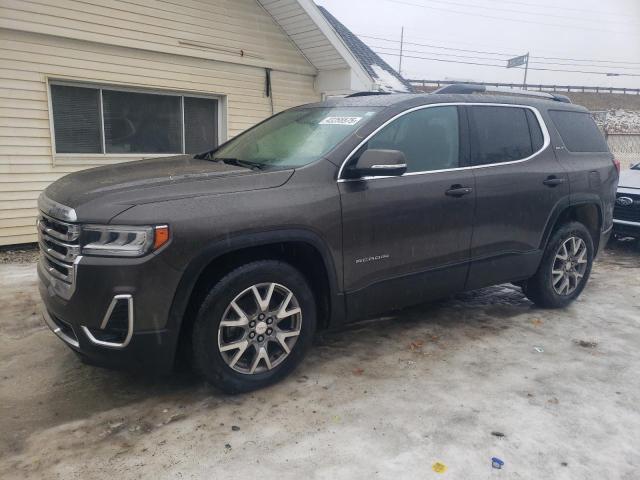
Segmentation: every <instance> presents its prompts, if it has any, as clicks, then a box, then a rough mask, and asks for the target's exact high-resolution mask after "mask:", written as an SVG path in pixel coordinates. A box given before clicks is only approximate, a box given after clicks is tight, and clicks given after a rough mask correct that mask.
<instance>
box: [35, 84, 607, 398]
mask: <svg viewBox="0 0 640 480" xmlns="http://www.w3.org/2000/svg"><path fill="white" fill-rule="evenodd" d="M548 97H550V98H549V99H546V100H542V99H536V98H530V97H524V96H486V95H465V94H426V95H370V96H357V97H347V98H341V99H332V100H329V101H326V102H322V103H317V104H311V105H304V106H301V107H297V108H293V109H291V110H287V111H285V112H282V113H280V114H278V115H276V116H274V117H272V118H269V119H268V120H266V121H264V122H262V123H261V124H259V125H257V126H255V127H253V128H252V129H250V130H248V131H247V132H245V133H243V134H242V135H240V136H238V137H236V138H234V139H233V140H231V141H229V142H227V143H226V144H223V145H222V146H220V147H219V148H217V149H216V150H214V151H211V152H207V153H203V154H200V155H196V156H180V157H174V158H165V159H153V160H144V161H138V162H131V163H125V164H119V165H115V166H109V167H100V168H95V169H91V170H85V171H82V172H78V173H73V174H71V175H68V176H66V177H64V178H62V179H60V180H58V181H57V182H55V183H54V184H52V185H51V186H50V187H49V188H47V189H46V191H45V192H44V193H43V194H42V196H41V197H40V201H39V208H40V211H41V216H40V219H39V222H38V225H39V233H40V246H41V249H42V255H41V257H40V262H39V268H38V272H39V277H40V290H41V296H42V299H43V301H44V309H43V310H44V316H45V320H46V322H47V324H48V325H49V326H50V327H51V329H52V330H53V331H54V332H55V333H56V334H57V335H58V336H59V337H60V338H61V339H62V340H63V341H64V342H65V343H66V344H67V345H69V346H70V347H71V348H72V349H73V350H74V351H75V352H77V353H78V355H79V356H80V357H81V358H83V359H85V360H86V361H88V362H91V363H94V364H99V365H106V366H114V367H115V366H119V367H120V366H124V367H131V368H134V367H138V368H140V367H142V368H147V369H148V368H153V369H155V370H167V369H169V368H170V367H171V366H172V365H173V364H174V359H175V358H176V356H177V352H186V353H188V354H189V356H190V358H191V359H192V361H193V364H194V365H195V367H196V368H197V369H198V370H199V371H201V372H202V374H203V375H204V376H205V377H206V378H207V379H209V380H210V381H211V382H212V383H213V384H215V385H217V386H218V387H220V388H222V389H224V390H226V391H232V392H237V391H247V390H251V389H254V388H258V387H261V386H264V385H267V384H269V383H272V382H274V381H276V380H278V379H280V378H282V377H284V376H285V375H287V374H288V373H289V372H291V371H292V370H293V368H294V367H295V366H296V365H297V364H298V363H299V362H300V361H301V359H302V357H303V356H304V354H305V352H306V351H307V350H308V348H309V346H310V344H311V340H312V336H313V335H314V333H315V332H316V330H317V329H321V328H328V327H334V326H339V325H342V324H344V323H346V322H351V321H354V320H358V319H363V318H367V317H371V316H374V315H376V314H379V313H381V312H384V311H387V310H392V309H399V308H402V307H405V306H408V305H411V304H417V303H420V302H424V301H427V300H430V299H434V298H437V297H442V296H445V295H448V294H451V293H453V292H459V291H462V290H468V289H475V288H480V287H484V286H487V285H492V284H497V283H502V282H513V283H516V284H518V285H521V286H522V288H523V291H524V293H525V294H526V295H527V296H528V297H529V298H530V299H531V300H532V301H533V302H535V303H536V304H537V305H539V306H541V307H549V308H557V307H564V306H565V305H567V304H569V303H570V302H571V301H573V300H574V299H575V298H576V297H577V296H578V295H580V293H581V292H582V290H583V288H584V287H585V284H586V282H587V279H588V278H589V273H590V271H591V266H592V262H593V259H594V257H595V255H596V252H597V251H598V248H599V247H600V246H602V245H604V244H605V243H606V240H607V237H608V235H609V234H610V232H611V228H612V212H613V206H614V201H615V196H616V186H617V182H618V171H617V169H616V165H615V162H614V161H613V157H612V155H611V154H610V153H609V150H608V148H607V145H606V143H605V141H604V139H603V137H602V135H601V134H600V132H599V131H598V129H597V127H596V125H595V123H594V122H593V120H592V118H591V116H590V115H589V113H588V111H587V110H586V109H584V108H582V107H579V106H574V105H571V104H569V103H566V102H565V101H562V100H563V99H559V98H552V96H551V95H548Z"/></svg>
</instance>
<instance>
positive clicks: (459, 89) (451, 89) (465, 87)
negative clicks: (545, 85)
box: [431, 83, 571, 103]
mask: <svg viewBox="0 0 640 480" xmlns="http://www.w3.org/2000/svg"><path fill="white" fill-rule="evenodd" d="M485 92H497V93H507V94H511V95H523V96H527V97H542V98H546V99H549V100H555V101H556V102H563V103H571V100H570V99H569V97H566V96H565V95H558V94H555V93H549V92H532V91H529V90H519V89H513V88H506V87H492V86H488V85H474V84H472V83H456V84H452V85H446V86H444V87H442V88H439V89H437V90H434V91H433V92H431V93H485Z"/></svg>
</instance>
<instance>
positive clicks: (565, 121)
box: [549, 110, 609, 152]
mask: <svg viewBox="0 0 640 480" xmlns="http://www.w3.org/2000/svg"><path fill="white" fill-rule="evenodd" d="M549 115H550V116H551V119H552V120H553V123H554V124H555V126H556V128H557V129H558V132H559V133H560V136H561V137H562V141H563V142H564V144H565V146H566V147H567V150H569V151H570V152H608V151H609V147H608V146H607V142H606V141H605V139H604V137H603V136H602V133H600V130H598V127H597V126H596V122H594V121H593V118H592V117H591V115H590V114H589V113H582V112H569V111H562V110H550V111H549Z"/></svg>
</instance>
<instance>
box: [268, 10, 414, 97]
mask: <svg viewBox="0 0 640 480" xmlns="http://www.w3.org/2000/svg"><path fill="white" fill-rule="evenodd" d="M257 1H258V3H260V5H261V6H262V7H263V8H264V9H265V10H266V11H267V13H269V14H270V15H271V17H272V18H273V19H274V20H275V22H276V23H277V24H278V25H279V26H280V28H282V30H283V31H284V33H285V34H286V35H287V36H288V37H289V38H290V39H291V41H292V42H293V43H294V44H295V45H296V46H297V47H298V49H299V50H300V52H301V53H302V55H304V56H305V58H306V59H307V60H308V61H309V63H310V64H311V65H312V66H313V67H315V69H316V71H317V80H316V86H317V88H319V90H321V91H322V92H324V93H328V94H331V95H340V94H347V93H353V92H358V91H378V90H383V91H387V92H412V91H413V90H412V89H411V85H410V84H409V83H408V82H407V81H406V80H404V79H403V78H402V77H401V76H400V75H398V73H397V72H396V71H395V70H394V69H393V68H391V67H390V66H389V65H388V64H387V63H386V62H385V61H384V60H382V59H381V58H380V57H379V56H378V55H376V54H375V53H374V52H373V51H372V50H371V49H370V48H369V47H367V46H366V45H365V44H364V43H363V42H362V41H360V39H359V38H358V37H356V36H355V35H354V34H353V33H352V32H351V31H350V30H349V29H348V28H347V27H345V26H344V25H343V24H342V23H340V22H339V21H338V20H337V19H336V18H335V17H334V16H333V15H331V14H330V13H329V12H328V11H327V10H326V9H324V8H322V7H319V6H318V5H316V4H315V3H314V1H313V0H257Z"/></svg>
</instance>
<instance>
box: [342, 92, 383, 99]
mask: <svg viewBox="0 0 640 480" xmlns="http://www.w3.org/2000/svg"><path fill="white" fill-rule="evenodd" d="M369 95H391V94H390V93H389V92H367V91H364V92H356V93H351V94H349V95H347V96H346V97H345V98H353V97H368V96H369Z"/></svg>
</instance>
